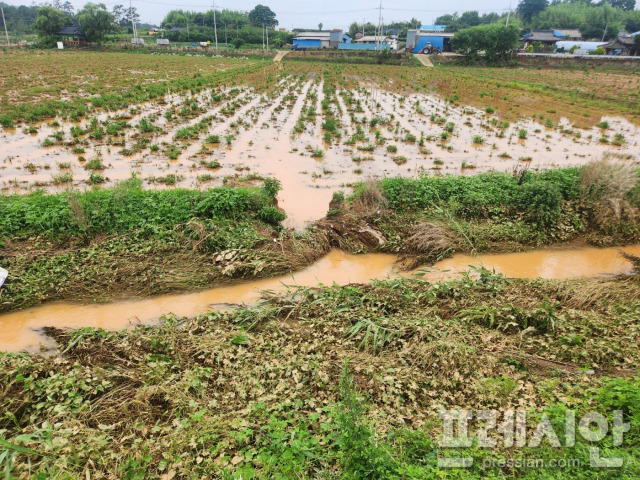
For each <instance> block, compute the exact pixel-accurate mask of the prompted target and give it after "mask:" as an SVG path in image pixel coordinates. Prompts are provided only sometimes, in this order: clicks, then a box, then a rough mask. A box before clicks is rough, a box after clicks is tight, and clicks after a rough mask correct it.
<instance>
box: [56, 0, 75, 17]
mask: <svg viewBox="0 0 640 480" xmlns="http://www.w3.org/2000/svg"><path fill="white" fill-rule="evenodd" d="M59 10H60V11H61V12H63V13H64V14H65V15H67V16H68V17H73V12H74V8H73V5H71V2H64V3H63V4H62V5H60V8H59Z"/></svg>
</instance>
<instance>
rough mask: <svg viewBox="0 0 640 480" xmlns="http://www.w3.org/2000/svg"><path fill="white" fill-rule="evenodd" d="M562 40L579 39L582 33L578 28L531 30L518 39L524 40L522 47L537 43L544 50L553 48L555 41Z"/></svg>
mask: <svg viewBox="0 0 640 480" xmlns="http://www.w3.org/2000/svg"><path fill="white" fill-rule="evenodd" d="M562 40H571V41H575V42H577V41H580V40H582V33H581V32H580V30H578V29H564V30H562V29H561V30H556V29H552V30H531V32H530V33H525V34H524V35H523V36H522V37H520V41H523V42H524V48H527V47H528V46H529V45H533V44H534V43H537V44H540V45H541V46H542V48H543V49H544V50H552V49H555V47H556V43H557V42H559V41H562Z"/></svg>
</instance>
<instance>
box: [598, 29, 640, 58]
mask: <svg viewBox="0 0 640 480" xmlns="http://www.w3.org/2000/svg"><path fill="white" fill-rule="evenodd" d="M637 35H640V32H636V33H633V34H631V35H628V36H623V37H618V38H615V39H613V40H611V41H610V42H609V43H607V44H606V45H605V46H604V50H605V52H607V55H622V56H634V55H640V51H638V49H637V48H636V43H635V37H636V36H637Z"/></svg>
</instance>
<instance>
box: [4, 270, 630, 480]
mask: <svg viewBox="0 0 640 480" xmlns="http://www.w3.org/2000/svg"><path fill="white" fill-rule="evenodd" d="M639 298H640V283H638V277H637V276H635V277H634V276H630V277H620V278H616V279H608V280H571V281H554V280H508V279H505V278H504V277H502V276H500V275H496V274H495V273H493V272H490V271H488V270H484V269H479V270H476V271H472V272H469V273H468V274H467V275H465V276H463V277H462V278H461V279H458V280H455V281H449V282H440V283H437V284H431V283H428V282H425V281H422V280H414V279H396V280H386V281H378V282H374V283H373V284H371V285H350V286H345V287H331V288H326V287H322V288H300V289H294V290H290V291H289V292H287V293H286V295H285V296H283V297H275V296H272V297H267V298H265V299H264V300H263V301H261V302H260V303H259V304H257V305H254V306H251V307H247V308H237V309H233V310H231V311H226V312H220V311H212V312H208V313H206V314H204V315H201V316H198V317H196V318H191V319H180V318H175V317H172V316H169V317H166V318H164V319H163V322H162V323H161V324H160V325H157V326H154V327H141V328H137V329H135V330H132V331H124V332H105V331H103V330H95V329H81V330H77V331H73V332H66V331H61V330H56V329H48V330H47V333H48V335H50V336H51V337H53V338H54V339H55V340H56V341H57V343H58V345H59V350H58V352H57V353H56V354H55V355H54V356H38V355H26V354H20V355H16V354H0V365H1V367H2V368H0V385H2V386H3V389H2V390H1V391H0V405H1V406H2V412H4V414H3V416H2V417H1V418H0V432H2V437H3V439H4V440H3V441H2V444H0V451H3V452H4V457H0V458H2V459H3V461H4V462H5V465H8V466H7V467H6V468H7V471H9V472H12V474H13V475H15V476H21V477H27V476H31V475H36V476H37V477H36V478H62V477H65V476H66V477H71V478H79V477H85V476H86V475H90V476H91V477H92V478H113V477H114V476H116V477H119V478H202V477H208V478H225V479H227V478H228V479H232V478H233V479H239V478H264V479H267V478H354V479H355V478H372V479H389V478H390V479H394V478H397V479H400V478H416V479H418V478H420V479H422V478H434V477H436V476H439V475H444V474H445V473H446V472H447V471H446V470H442V469H439V467H438V462H437V459H438V458H439V457H444V456H451V455H464V456H470V457H472V458H475V459H477V460H478V461H477V462H476V463H475V464H474V466H473V467H472V468H471V469H470V470H468V471H464V472H459V473H455V471H454V473H455V474H456V475H461V477H460V478H487V476H489V477H491V478H504V476H507V477H509V478H531V479H533V478H540V477H539V475H541V474H543V473H544V471H543V470H538V469H535V470H532V469H527V468H519V467H517V466H516V467H513V468H510V469H509V470H508V471H505V470H501V469H500V468H499V467H496V466H493V467H489V468H488V469H485V468H484V467H482V458H485V456H486V455H487V451H486V450H482V449H478V448H476V447H470V448H466V449H462V450H459V449H452V450H447V449H445V448H442V447H441V446H439V444H438V438H439V437H440V436H441V434H442V425H441V423H440V422H439V420H438V411H439V410H441V409H443V408H469V409H476V410H487V409H500V411H504V410H509V409H523V408H524V409H526V410H527V411H528V412H529V413H530V415H531V416H532V417H533V418H538V419H539V418H540V417H541V415H542V414H543V413H547V414H548V415H549V416H550V418H551V419H552V422H554V423H553V424H554V425H556V426H557V425H563V424H564V423H563V422H564V413H565V411H566V410H573V411H576V414H577V416H578V418H580V416H581V415H583V414H584V413H585V412H594V411H595V412H600V413H603V414H604V415H609V416H610V415H611V412H612V411H613V410H621V411H623V412H624V413H625V416H626V420H627V421H629V422H630V423H631V430H630V431H629V432H627V433H625V444H624V445H623V446H621V447H620V446H618V447H613V446H612V445H611V444H610V443H611V439H610V438H609V439H608V440H603V441H601V442H600V443H599V444H598V446H599V447H601V448H605V449H606V451H607V454H608V455H610V456H615V457H617V458H623V459H624V466H623V467H622V468H621V469H615V470H611V471H607V472H603V475H604V476H601V477H599V478H633V477H636V476H637V475H638V473H640V472H639V471H638V465H637V445H638V439H639V438H640V437H639V433H640V430H639V427H638V425H640V423H639V422H638V421H639V420H640V410H638V407H639V405H640V378H638V377H637V376H635V375H636V372H637V371H638V369H639V368H640V357H639V355H638V349H637V342H638V338H639V336H640V331H639V329H638V328H639V327H638V322H637V318H638V315H639V314H640V302H639V301H638V299H639ZM531 433H532V432H529V434H531ZM589 446H592V445H591V444H587V443H584V442H583V441H582V440H581V439H580V438H579V439H578V442H577V444H576V445H575V446H574V447H569V448H566V449H556V448H551V447H549V446H548V445H546V444H544V443H543V445H542V446H541V447H540V448H538V449H535V454H536V457H537V458H557V456H558V455H560V456H561V457H562V458H578V459H581V461H582V465H581V466H574V467H570V468H567V469H565V470H563V471H562V473H563V475H565V477H563V478H593V477H592V473H593V470H591V469H590V468H589V467H588V465H589V450H588V447H589ZM530 454H531V452H530V451H527V450H526V449H520V448H515V447H514V448H499V449H498V450H494V451H492V452H491V455H492V456H495V457H497V458H504V457H506V458H511V457H520V456H523V455H530ZM87 472H90V473H87ZM448 472H449V473H451V472H452V471H450V470H449V471H448ZM548 473H550V474H551V473H553V471H552V470H548ZM599 473H600V472H599Z"/></svg>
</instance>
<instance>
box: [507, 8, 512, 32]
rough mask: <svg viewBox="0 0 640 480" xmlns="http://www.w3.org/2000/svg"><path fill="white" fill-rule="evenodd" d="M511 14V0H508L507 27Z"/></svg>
mask: <svg viewBox="0 0 640 480" xmlns="http://www.w3.org/2000/svg"><path fill="white" fill-rule="evenodd" d="M510 16H511V2H509V13H507V27H508V26H509V17H510Z"/></svg>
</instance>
